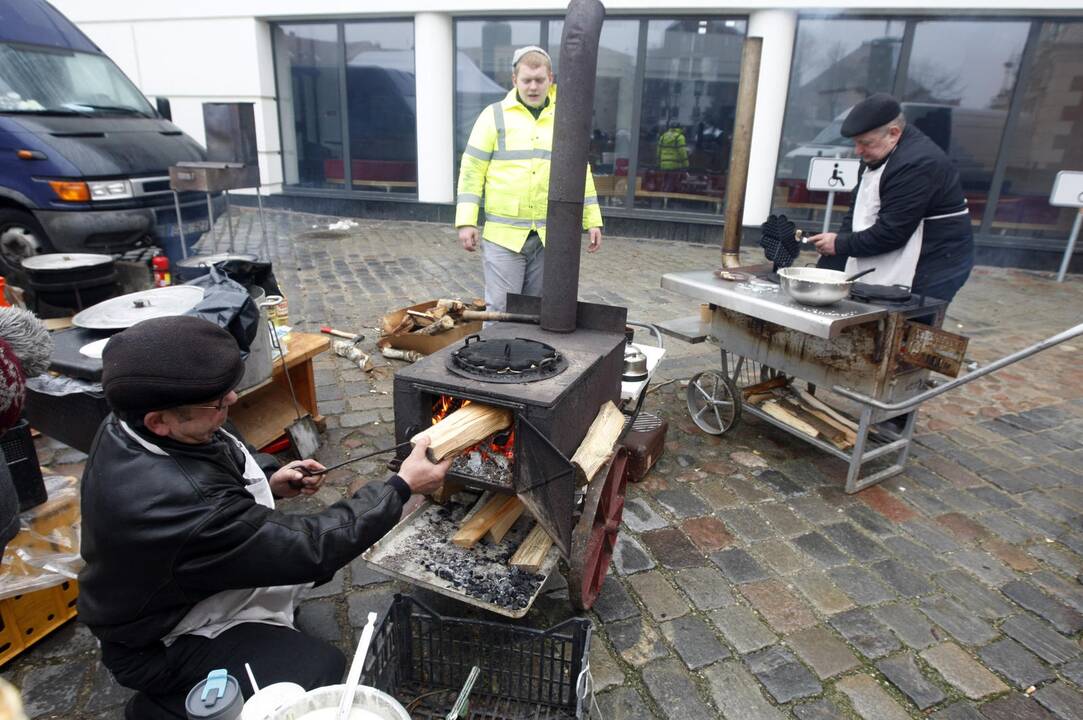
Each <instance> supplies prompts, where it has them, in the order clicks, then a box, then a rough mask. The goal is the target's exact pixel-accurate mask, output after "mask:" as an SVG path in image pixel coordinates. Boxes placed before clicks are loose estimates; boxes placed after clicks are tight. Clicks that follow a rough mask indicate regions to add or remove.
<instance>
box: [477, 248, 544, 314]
mask: <svg viewBox="0 0 1083 720" xmlns="http://www.w3.org/2000/svg"><path fill="white" fill-rule="evenodd" d="M481 253H482V256H483V261H482V263H483V265H484V267H485V305H486V306H487V307H486V309H487V310H491V311H493V312H504V311H505V310H507V307H508V293H516V294H519V295H539V296H540V295H541V293H542V276H543V275H544V274H545V248H544V246H542V243H541V238H539V237H538V234H537V233H535V232H532V233H530V235H529V237H527V239H526V244H524V245H523V249H522V250H521V251H520V252H512V251H511V250H508V249H507V248H504V247H501V246H499V245H497V244H495V243H491V242H489V241H488V240H482V242H481Z"/></svg>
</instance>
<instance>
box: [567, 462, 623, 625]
mask: <svg viewBox="0 0 1083 720" xmlns="http://www.w3.org/2000/svg"><path fill="white" fill-rule="evenodd" d="M627 466H628V451H627V450H625V449H624V447H623V446H621V447H618V448H617V452H616V453H615V454H614V455H613V459H612V460H611V461H610V463H609V468H608V469H607V470H606V472H605V473H604V474H603V473H601V472H599V473H598V476H597V477H595V478H594V480H593V482H591V484H590V485H589V486H588V487H587V495H586V498H584V500H583V514H582V515H580V516H579V521H578V522H577V523H576V525H575V529H574V530H572V554H571V558H570V559H569V560H568V598H569V600H571V603H572V607H574V608H575V609H576V610H589V609H590V608H591V607H592V606H593V605H594V601H595V600H597V599H598V593H600V592H601V590H602V583H604V582H605V576H606V573H607V572H609V560H610V559H611V558H612V557H613V548H614V547H616V544H617V533H618V532H619V531H620V519H621V516H622V515H623V514H624V490H625V486H626V485H627V483H628V476H627V475H626V473H625V470H626V469H627Z"/></svg>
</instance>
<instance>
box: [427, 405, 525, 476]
mask: <svg viewBox="0 0 1083 720" xmlns="http://www.w3.org/2000/svg"><path fill="white" fill-rule="evenodd" d="M511 421H512V416H511V411H510V410H508V409H506V408H498V407H493V406H491V405H483V404H481V403H470V404H469V405H465V406H463V407H461V408H459V409H458V410H456V411H455V412H453V413H449V414H448V416H447V417H445V418H444V419H443V420H440V421H439V422H437V423H436V424H435V425H433V426H432V427H430V428H428V429H427V430H424V431H422V432H420V433H418V434H417V435H414V436H413V437H412V438H410V442H412V443H416V442H417V439H418V438H419V437H421V436H425V437H427V438H429V441H430V442H429V449H428V453H427V454H428V456H429V460H431V461H433V462H434V463H435V462H440V461H441V460H443V459H444V458H446V457H450V456H452V455H456V454H458V453H460V452H462V451H463V450H465V449H466V448H468V447H471V446H473V445H477V444H478V443H479V442H481V441H482V440H484V439H485V438H487V437H489V436H490V435H493V434H495V433H498V432H500V431H501V430H506V429H507V428H509V427H511Z"/></svg>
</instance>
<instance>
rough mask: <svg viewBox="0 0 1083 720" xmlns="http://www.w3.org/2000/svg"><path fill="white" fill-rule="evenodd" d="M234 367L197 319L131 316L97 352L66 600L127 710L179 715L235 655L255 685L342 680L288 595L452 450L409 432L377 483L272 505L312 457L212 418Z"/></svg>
mask: <svg viewBox="0 0 1083 720" xmlns="http://www.w3.org/2000/svg"><path fill="white" fill-rule="evenodd" d="M243 374H244V362H243V361H242V360H241V355H240V350H239V349H238V347H237V342H236V341H235V340H234V339H233V337H232V336H231V335H230V334H229V333H228V332H226V331H225V330H223V329H222V328H220V327H218V326H217V325H215V324H214V323H211V322H209V321H207V320H203V319H201V318H196V317H167V318H157V319H152V320H145V321H143V322H140V323H138V324H136V325H133V326H132V327H130V328H128V329H127V330H124V331H122V332H120V333H118V334H116V335H114V336H113V337H112V338H110V340H109V342H108V343H107V344H106V346H105V350H104V352H103V353H102V387H103V389H104V391H105V398H106V400H107V401H108V403H109V406H110V408H111V409H112V411H113V413H112V414H111V415H109V416H108V417H107V418H106V419H105V420H104V421H103V422H102V425H101V427H100V428H99V429H98V434H97V437H95V439H94V444H93V445H92V447H91V450H90V455H89V457H88V458H87V461H86V469H85V471H84V474H83V480H82V504H81V507H82V555H83V559H84V560H85V561H86V566H85V567H84V569H83V570H82V572H80V574H79V601H78V602H79V606H78V609H79V619H80V620H82V621H83V622H84V623H86V626H87V627H88V628H89V629H90V631H91V632H92V633H93V634H94V636H95V637H97V638H98V641H99V643H100V645H101V653H102V663H103V664H104V665H105V666H106V667H107V668H108V669H109V671H110V672H111V673H112V674H113V676H114V677H115V678H116V679H117V682H119V683H120V684H121V685H124V686H126V687H129V688H133V689H135V690H137V691H138V692H137V693H136V694H135V695H134V696H133V697H132V699H131V701H129V703H128V706H127V707H126V709H125V717H126V718H132V719H134V718H138V719H139V720H147V719H151V720H154V719H156V718H170V719H173V718H181V719H183V718H185V710H184V700H185V696H186V694H187V693H188V691H189V690H190V689H191V688H192V687H193V686H194V685H195V684H196V683H197V682H199V681H200V680H201V679H203V678H205V677H206V676H207V673H208V672H209V671H211V670H214V669H217V668H225V669H226V670H228V671H229V673H230V674H232V675H233V676H234V677H238V678H241V677H244V675H245V670H244V664H245V663H246V662H247V663H250V664H251V667H252V670H253V672H254V674H255V676H256V677H257V678H259V682H260V684H261V685H269V684H271V683H275V682H285V681H289V682H295V683H298V684H299V685H301V686H303V687H305V688H306V689H311V688H314V687H319V686H323V685H333V684H336V683H338V682H341V680H342V673H343V670H344V668H345V658H344V657H343V655H342V653H341V652H340V651H339V650H338V649H337V648H335V647H334V646H333V645H330V644H329V643H327V642H324V641H323V640H319V639H316V638H313V637H309V636H307V635H304V634H303V633H301V632H298V631H297V630H296V629H295V627H294V619H293V616H294V609H295V607H296V602H297V599H298V596H299V595H300V593H301V592H302V591H304V590H305V589H306V588H309V587H312V585H313V583H314V582H322V581H326V580H329V579H330V578H331V577H332V576H333V575H334V574H335V572H336V571H337V570H338V569H339V568H341V567H343V566H344V565H346V564H347V563H348V562H350V561H351V560H353V559H354V558H355V557H357V556H358V555H359V554H361V553H362V552H363V551H364V550H365V549H366V548H368V547H370V546H371V545H372V544H373V543H375V542H376V541H377V540H379V539H380V537H382V536H383V535H384V533H386V532H387V531H388V530H390V529H391V528H392V527H393V526H394V525H395V523H397V522H398V520H399V517H400V514H401V512H402V508H403V505H404V504H405V503H406V501H407V500H408V499H409V498H410V495H411V494H412V493H431V492H433V491H435V490H436V489H437V488H439V486H440V484H441V482H442V480H443V477H444V474H445V473H446V472H447V468H448V465H449V463H450V461H445V462H443V463H440V464H438V465H437V464H433V463H430V462H429V461H428V459H426V457H425V448H426V447H427V446H428V441H427V440H420V441H419V442H418V443H417V445H416V446H415V448H414V451H413V452H412V453H411V455H410V456H409V457H408V458H407V459H406V460H404V461H403V463H402V466H401V468H400V469H399V472H398V474H396V475H392V476H391V477H389V478H388V479H387V480H386V481H384V482H379V483H370V484H369V485H367V486H365V487H362V488H361V489H360V490H358V491H357V492H356V493H354V494H353V495H352V496H351V497H348V498H345V499H343V500H340V501H339V502H336V503H335V504H333V505H331V506H330V507H328V508H327V509H325V510H323V511H322V512H319V513H314V514H292V513H284V512H281V511H279V510H277V509H276V508H275V501H276V499H281V498H290V497H295V496H297V495H299V494H305V495H311V494H313V493H315V492H316V490H317V489H319V487H320V485H321V483H322V482H323V476H322V475H320V474H318V473H319V472H320V471H322V470H323V469H324V468H323V466H322V465H320V463H318V462H316V461H315V460H300V461H294V462H290V463H288V464H287V465H285V466H283V467H278V463H276V462H274V458H272V457H270V456H268V455H257V454H256V453H254V452H253V451H252V450H251V449H250V448H249V447H248V446H247V445H246V444H245V443H244V441H243V438H242V437H241V436H240V435H239V434H238V433H236V432H235V431H230V430H227V429H226V427H225V424H226V420H227V416H228V414H229V408H230V406H231V405H233V404H234V403H235V402H237V393H236V392H234V390H233V389H234V387H236V385H237V383H238V382H239V381H240V380H241V377H242V375H243ZM303 471H307V472H303ZM309 473H316V474H309ZM241 686H242V690H243V691H244V693H245V694H246V695H248V694H249V693H250V688H249V687H248V683H243V682H242V683H241Z"/></svg>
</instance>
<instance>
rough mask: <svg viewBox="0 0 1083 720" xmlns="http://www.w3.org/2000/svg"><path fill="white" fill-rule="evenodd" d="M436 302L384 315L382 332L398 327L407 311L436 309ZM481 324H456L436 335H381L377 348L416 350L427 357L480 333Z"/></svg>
mask: <svg viewBox="0 0 1083 720" xmlns="http://www.w3.org/2000/svg"><path fill="white" fill-rule="evenodd" d="M436 302H437V301H436V300H429V301H428V302H423V303H419V304H417V305H411V306H410V307H406V308H402V309H400V310H395V311H394V312H390V313H388V314H387V315H384V317H383V319H382V320H381V327H382V329H383V332H385V333H386V332H388V331H389V330H391V329H392V328H395V327H398V324H399V323H400V322H402V319H403V318H404V317H406V311H407V310H415V311H417V312H427V311H429V310H431V309H433V308H434V307H436ZM481 326H482V323H481V322H480V321H473V322H461V321H460V322H457V323H455V327H453V328H452V329H450V330H447V331H445V332H442V333H440V334H438V335H419V334H417V333H406V334H404V335H382V336H381V337H380V339H379V340H377V341H376V345H377V346H378V347H381V348H383V347H393V348H398V349H399V350H417V351H418V352H419V353H422V354H424V355H429V354H431V353H434V352H436V351H437V350H439V349H440V348H445V347H447V346H448V345H451V344H452V343H454V342H457V341H459V340H462V339H463V338H465V337H467V336H468V335H473V334H475V333H478V332H481Z"/></svg>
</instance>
